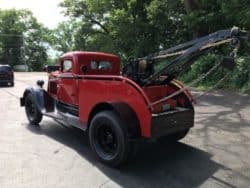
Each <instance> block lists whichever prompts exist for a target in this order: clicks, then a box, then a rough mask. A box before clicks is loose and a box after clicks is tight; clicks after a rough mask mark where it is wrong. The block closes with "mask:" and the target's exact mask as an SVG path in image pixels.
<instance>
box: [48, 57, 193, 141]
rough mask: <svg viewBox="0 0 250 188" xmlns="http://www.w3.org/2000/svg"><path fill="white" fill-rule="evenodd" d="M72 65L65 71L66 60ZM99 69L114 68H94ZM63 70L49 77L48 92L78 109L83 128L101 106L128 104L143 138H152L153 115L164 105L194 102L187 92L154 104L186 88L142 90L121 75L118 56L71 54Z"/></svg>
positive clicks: (157, 87)
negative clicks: (151, 104)
mask: <svg viewBox="0 0 250 188" xmlns="http://www.w3.org/2000/svg"><path fill="white" fill-rule="evenodd" d="M68 60H69V61H71V62H72V69H71V70H69V71H65V70H64V63H65V64H67V63H66V62H65V61H68ZM93 62H97V64H98V66H101V62H105V63H103V65H105V66H108V65H107V64H108V63H107V62H109V63H110V64H111V65H112V67H111V68H110V67H109V68H105V69H102V68H100V67H98V68H96V69H95V66H94V65H96V64H95V63H93ZM60 66H61V68H60V70H59V71H57V72H53V73H51V74H50V75H49V84H48V93H49V94H50V95H51V96H52V97H53V98H55V99H56V100H58V101H60V102H63V103H66V104H69V105H72V106H75V107H78V108H79V114H78V115H79V119H80V121H81V122H82V123H83V125H87V124H88V123H89V118H90V114H91V112H92V110H93V109H94V108H95V107H96V106H97V105H98V104H101V103H108V104H112V103H125V104H127V105H128V106H129V107H130V108H131V109H132V110H133V111H134V112H135V114H136V116H137V119H138V121H139V127H140V133H141V136H143V137H147V138H149V137H151V118H152V114H154V113H159V112H161V109H162V105H164V103H168V104H169V105H170V106H171V107H173V108H174V107H175V105H176V104H178V105H179V106H185V105H186V103H187V100H188V102H190V101H192V97H191V94H190V93H189V92H188V91H184V92H183V93H181V94H180V95H178V98H176V99H175V100H169V101H165V102H163V103H162V104H159V105H157V106H152V107H151V106H150V103H151V102H154V101H156V100H159V99H161V98H163V97H164V96H168V95H170V94H171V93H174V92H175V91H176V90H178V89H179V88H182V87H183V85H182V84H181V83H180V82H179V81H172V83H171V84H170V85H161V86H148V87H144V88H142V87H140V86H139V85H138V84H136V83H135V82H133V81H132V80H130V79H128V78H126V77H123V76H121V75H120V66H121V65H120V59H119V57H117V56H115V55H112V54H106V53H97V52H70V53H66V54H65V55H63V56H62V57H61V58H60Z"/></svg>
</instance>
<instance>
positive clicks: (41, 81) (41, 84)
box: [36, 80, 44, 88]
mask: <svg viewBox="0 0 250 188" xmlns="http://www.w3.org/2000/svg"><path fill="white" fill-rule="evenodd" d="M36 84H37V85H38V86H39V87H40V88H42V87H43V85H44V81H43V80H37V82H36Z"/></svg>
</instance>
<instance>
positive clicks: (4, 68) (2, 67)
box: [0, 66, 12, 71]
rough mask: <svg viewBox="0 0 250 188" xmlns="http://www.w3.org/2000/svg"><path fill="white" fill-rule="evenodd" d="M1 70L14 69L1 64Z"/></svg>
mask: <svg viewBox="0 0 250 188" xmlns="http://www.w3.org/2000/svg"><path fill="white" fill-rule="evenodd" d="M0 71H12V69H11V67H9V66H0Z"/></svg>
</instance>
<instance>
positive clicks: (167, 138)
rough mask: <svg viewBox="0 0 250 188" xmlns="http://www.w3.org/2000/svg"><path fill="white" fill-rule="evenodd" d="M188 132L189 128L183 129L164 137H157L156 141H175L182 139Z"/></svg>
mask: <svg viewBox="0 0 250 188" xmlns="http://www.w3.org/2000/svg"><path fill="white" fill-rule="evenodd" d="M188 132H189V129H186V130H184V131H180V132H177V133H174V134H171V135H169V136H164V137H161V138H159V139H158V142H160V143H169V142H177V141H178V140H181V139H183V138H184V137H185V136H186V135H187V133H188Z"/></svg>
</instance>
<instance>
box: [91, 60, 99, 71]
mask: <svg viewBox="0 0 250 188" xmlns="http://www.w3.org/2000/svg"><path fill="white" fill-rule="evenodd" d="M90 67H91V69H92V70H96V69H97V68H98V62H97V61H91V63H90Z"/></svg>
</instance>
